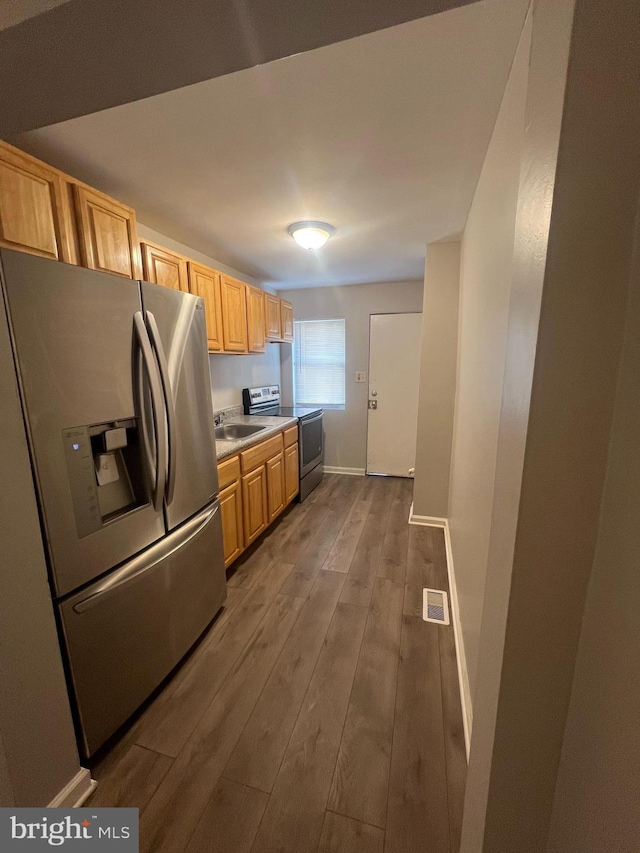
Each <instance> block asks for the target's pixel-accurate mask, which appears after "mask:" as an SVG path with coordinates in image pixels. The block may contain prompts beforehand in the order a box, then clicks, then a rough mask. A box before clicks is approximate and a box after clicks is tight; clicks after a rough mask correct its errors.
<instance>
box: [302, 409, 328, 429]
mask: <svg viewBox="0 0 640 853" xmlns="http://www.w3.org/2000/svg"><path fill="white" fill-rule="evenodd" d="M323 415H324V412H320V414H319V415H316V416H315V417H313V418H302V420H301V421H300V426H304V425H305V424H314V423H315V422H316V421H321V420H322V416H323Z"/></svg>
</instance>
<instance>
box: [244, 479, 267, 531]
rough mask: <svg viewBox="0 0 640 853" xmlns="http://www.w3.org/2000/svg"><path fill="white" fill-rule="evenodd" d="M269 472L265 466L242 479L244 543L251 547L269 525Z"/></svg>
mask: <svg viewBox="0 0 640 853" xmlns="http://www.w3.org/2000/svg"><path fill="white" fill-rule="evenodd" d="M268 512H269V510H268V506H267V471H266V468H265V466H264V465H261V466H260V467H259V468H256V469H255V471H250V472H249V473H248V474H245V475H244V477H243V478H242V514H243V516H244V541H245V543H246V544H247V545H250V544H251V543H252V542H253V540H254V539H257V538H258V536H260V534H261V533H262V531H263V530H264V529H265V528H266V526H267V523H268V518H269V516H268Z"/></svg>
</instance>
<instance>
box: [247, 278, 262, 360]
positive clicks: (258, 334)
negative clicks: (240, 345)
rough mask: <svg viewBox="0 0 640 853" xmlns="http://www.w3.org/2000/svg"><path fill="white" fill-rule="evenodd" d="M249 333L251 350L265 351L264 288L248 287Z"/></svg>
mask: <svg viewBox="0 0 640 853" xmlns="http://www.w3.org/2000/svg"><path fill="white" fill-rule="evenodd" d="M247 334H248V342H249V352H264V346H265V343H264V342H265V336H264V290H258V288H257V287H247Z"/></svg>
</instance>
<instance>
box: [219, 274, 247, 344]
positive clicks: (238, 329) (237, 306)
mask: <svg viewBox="0 0 640 853" xmlns="http://www.w3.org/2000/svg"><path fill="white" fill-rule="evenodd" d="M220 290H221V293H222V341H223V349H224V351H225V352H247V349H248V346H247V285H246V284H245V283H244V282H242V281H238V280H237V279H235V278H231V277H230V276H228V275H221V276H220Z"/></svg>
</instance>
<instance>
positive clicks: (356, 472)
mask: <svg viewBox="0 0 640 853" xmlns="http://www.w3.org/2000/svg"><path fill="white" fill-rule="evenodd" d="M324 472H325V474H351V475H352V476H354V477H364V475H365V470H364V468H336V467H335V466H333V465H325V466H324Z"/></svg>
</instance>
